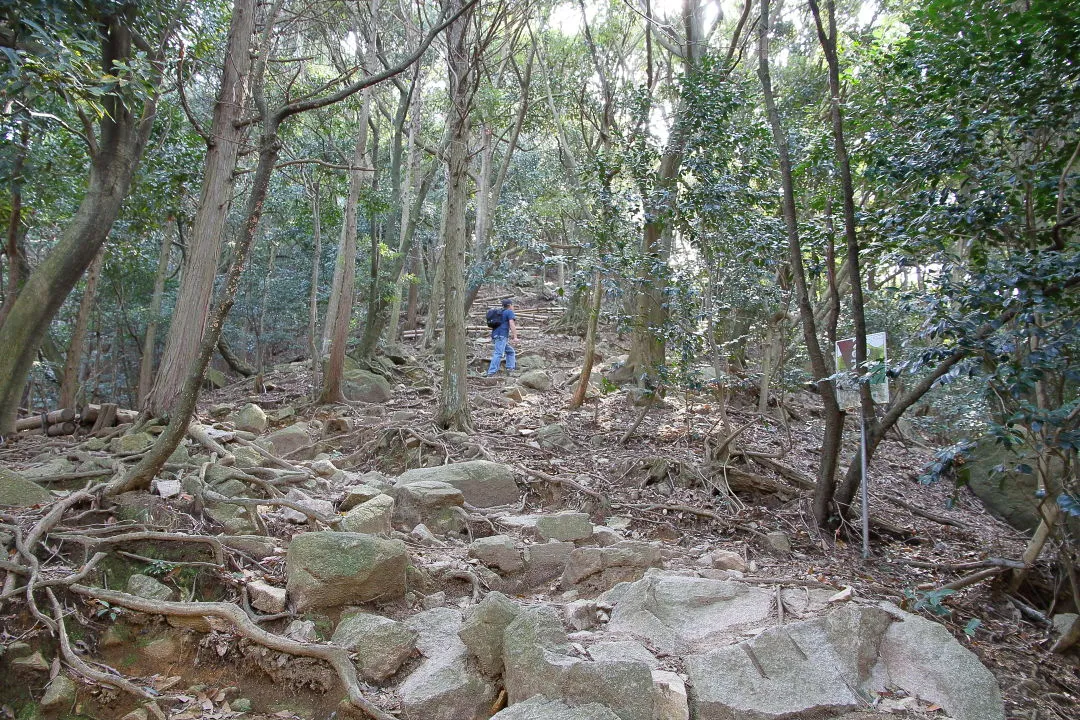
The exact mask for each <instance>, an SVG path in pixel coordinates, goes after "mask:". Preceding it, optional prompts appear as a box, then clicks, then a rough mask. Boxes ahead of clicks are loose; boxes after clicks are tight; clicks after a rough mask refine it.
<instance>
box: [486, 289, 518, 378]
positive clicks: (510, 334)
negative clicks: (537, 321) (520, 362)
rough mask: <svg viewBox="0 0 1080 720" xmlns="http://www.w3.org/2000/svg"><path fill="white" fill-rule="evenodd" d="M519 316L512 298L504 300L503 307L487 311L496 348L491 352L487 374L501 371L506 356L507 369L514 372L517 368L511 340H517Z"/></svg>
mask: <svg viewBox="0 0 1080 720" xmlns="http://www.w3.org/2000/svg"><path fill="white" fill-rule="evenodd" d="M516 317H517V316H516V315H514V301H513V300H511V299H510V298H507V299H506V300H503V301H502V309H501V310H500V309H499V308H491V309H490V310H488V313H487V324H488V327H490V328H491V342H492V343H494V345H495V349H494V350H493V351H492V353H491V364H490V365H489V366H488V371H487V376H488V377H493V376H494V375H495V373H497V372H499V364H500V363H502V360H503V357H504V356H505V357H506V371H507V372H513V371H514V370H515V369H516V368H517V352H516V351H515V350H514V348H513V347H511V345H510V341H511V340H513V341H514V342H517V340H518V334H517V321H516V320H515V318H516Z"/></svg>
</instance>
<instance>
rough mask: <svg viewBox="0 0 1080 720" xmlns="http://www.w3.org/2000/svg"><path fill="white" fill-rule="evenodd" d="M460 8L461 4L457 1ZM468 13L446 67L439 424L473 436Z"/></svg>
mask: <svg viewBox="0 0 1080 720" xmlns="http://www.w3.org/2000/svg"><path fill="white" fill-rule="evenodd" d="M454 2H455V6H456V7H461V0H454ZM472 12H473V11H472V10H471V9H470V10H468V11H467V12H466V13H465V14H464V15H462V16H461V17H460V18H458V20H456V21H455V22H454V23H453V24H452V25H451V26H450V28H449V31H448V35H447V64H448V66H449V75H450V79H449V84H450V118H449V122H450V148H449V152H448V156H447V187H446V246H445V249H444V251H443V263H442V266H443V268H444V272H443V282H444V292H443V317H444V333H443V376H442V388H441V389H440V390H441V391H440V394H439V408H438V412H437V414H436V417H435V424H436V425H438V426H439V427H442V428H447V429H452V430H461V431H469V430H471V429H472V418H471V416H470V413H469V395H468V387H467V384H466V383H467V380H466V373H467V370H468V368H467V366H466V358H465V343H466V342H467V340H468V338H467V337H466V334H465V246H466V244H467V242H466V233H467V231H466V227H465V204H466V202H467V201H468V194H469V189H468V180H469V134H470V133H469V114H470V106H471V105H472V96H473V92H474V87H475V78H474V77H473V74H474V72H475V68H474V67H473V65H472V63H471V58H470V55H471V52H470V50H471V43H470V42H469V39H468V35H469V24H470V21H471V16H472Z"/></svg>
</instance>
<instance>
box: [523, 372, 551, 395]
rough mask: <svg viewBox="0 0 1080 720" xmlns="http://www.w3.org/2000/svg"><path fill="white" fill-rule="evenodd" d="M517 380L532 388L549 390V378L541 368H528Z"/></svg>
mask: <svg viewBox="0 0 1080 720" xmlns="http://www.w3.org/2000/svg"><path fill="white" fill-rule="evenodd" d="M518 382H519V383H520V384H521V385H524V386H525V387H527V388H532V389H533V390H541V391H543V390H550V389H551V378H550V377H549V376H548V374H547V373H546V372H544V371H543V370H530V371H529V372H527V373H525V374H523V375H522V376H521V377H520V378H518Z"/></svg>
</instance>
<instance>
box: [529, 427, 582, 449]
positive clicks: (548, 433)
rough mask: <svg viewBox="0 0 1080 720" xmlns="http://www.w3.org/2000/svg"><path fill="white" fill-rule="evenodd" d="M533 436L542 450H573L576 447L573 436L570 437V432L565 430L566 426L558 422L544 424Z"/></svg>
mask: <svg viewBox="0 0 1080 720" xmlns="http://www.w3.org/2000/svg"><path fill="white" fill-rule="evenodd" d="M533 437H534V439H535V440H536V442H537V443H539V444H540V447H541V448H543V449H544V450H566V451H568V452H573V451H574V450H575V449H577V446H576V445H575V444H574V440H573V438H571V437H570V433H569V432H567V431H566V426H565V425H562V424H559V423H553V424H551V425H544V426H543V427H541V428H540V429H538V430H537V431H536V434H535V435H534V436H533Z"/></svg>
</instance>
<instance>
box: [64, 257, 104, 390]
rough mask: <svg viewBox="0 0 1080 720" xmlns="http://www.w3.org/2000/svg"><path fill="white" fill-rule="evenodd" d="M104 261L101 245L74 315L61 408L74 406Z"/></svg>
mask: <svg viewBox="0 0 1080 720" xmlns="http://www.w3.org/2000/svg"><path fill="white" fill-rule="evenodd" d="M104 262H105V247H104V246H102V248H101V249H100V250H98V254H97V256H96V257H95V258H94V261H93V262H92V263H90V269H89V270H88V271H87V273H86V288H85V289H84V290H83V296H82V300H80V301H79V313H78V315H76V316H75V329H74V330H73V331H72V333H71V343H69V344H68V351H67V359H66V361H65V362H64V382H63V384H61V385H60V407H61V408H72V409H74V408H75V398H76V396H77V395H78V393H79V379H80V378H81V377H82V373H80V372H79V367H80V366H81V365H82V356H83V349H84V346H85V345H86V328H87V326H88V325H89V324H90V311H91V310H93V308H94V301H95V300H96V299H97V285H98V278H100V277H101V266H102V265H103V264H104ZM114 385H115V383H114Z"/></svg>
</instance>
